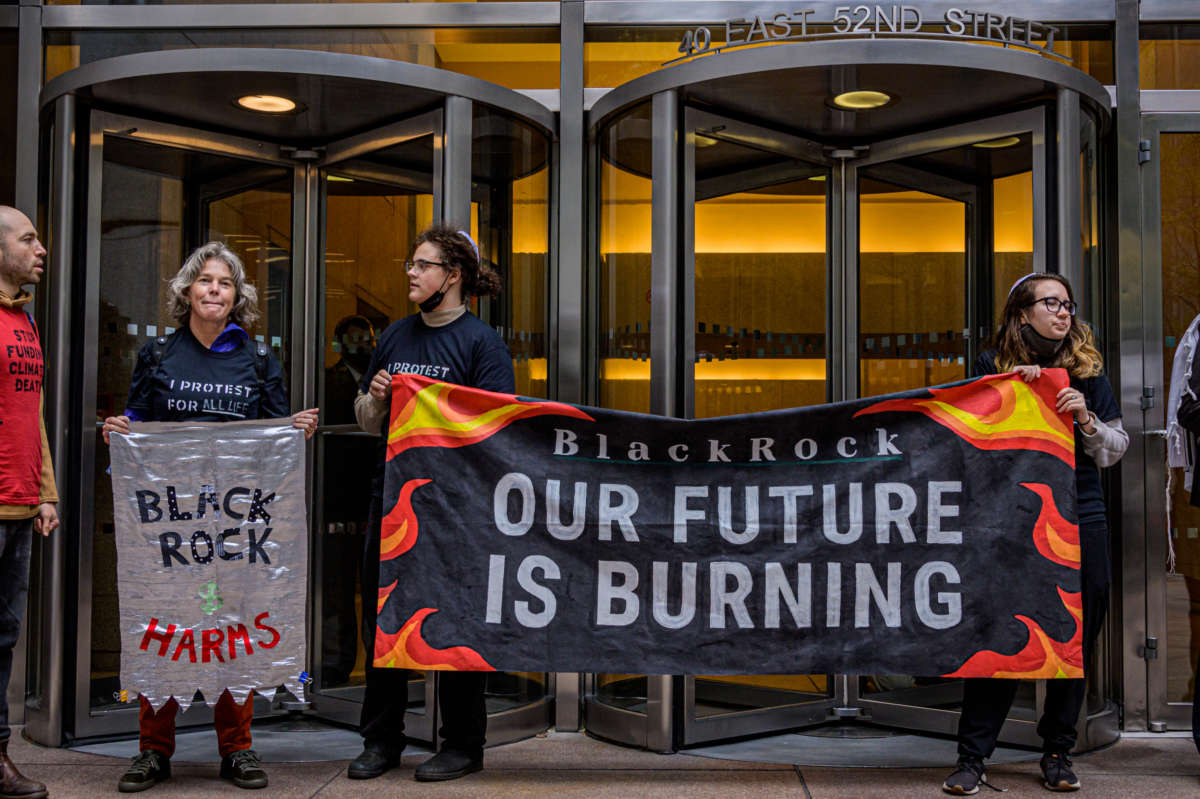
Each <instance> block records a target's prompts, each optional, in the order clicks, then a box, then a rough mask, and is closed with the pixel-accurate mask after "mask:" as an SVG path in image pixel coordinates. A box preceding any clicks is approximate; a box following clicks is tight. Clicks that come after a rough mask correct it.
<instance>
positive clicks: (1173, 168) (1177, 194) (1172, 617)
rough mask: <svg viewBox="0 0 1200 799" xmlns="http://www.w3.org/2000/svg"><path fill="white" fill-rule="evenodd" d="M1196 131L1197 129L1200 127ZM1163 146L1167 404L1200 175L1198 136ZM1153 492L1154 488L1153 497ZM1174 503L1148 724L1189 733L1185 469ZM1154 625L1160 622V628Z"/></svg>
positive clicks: (1190, 574) (1189, 288)
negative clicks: (1171, 559)
mask: <svg viewBox="0 0 1200 799" xmlns="http://www.w3.org/2000/svg"><path fill="white" fill-rule="evenodd" d="M1197 121H1198V122H1200V120H1197ZM1191 127H1194V128H1195V129H1200V125H1193V126H1191ZM1158 143H1159V147H1158V152H1160V153H1161V157H1160V158H1159V159H1157V160H1158V162H1159V166H1158V169H1159V181H1160V186H1159V197H1158V199H1159V203H1160V219H1159V227H1160V236H1161V247H1162V251H1161V258H1162V273H1161V279H1162V296H1161V302H1162V336H1163V338H1162V355H1161V357H1162V370H1163V371H1162V375H1163V379H1162V383H1161V389H1160V390H1161V392H1162V395H1163V397H1164V398H1165V397H1166V393H1167V387H1168V386H1169V384H1170V383H1169V381H1170V377H1171V367H1172V361H1173V359H1174V357H1175V350H1176V347H1177V346H1178V344H1179V340H1180V339H1181V338H1182V336H1183V334H1184V332H1185V331H1186V330H1187V328H1188V325H1189V324H1190V323H1191V321H1192V319H1194V318H1195V317H1196V315H1197V314H1198V313H1200V270H1198V269H1197V268H1196V264H1197V263H1200V191H1197V187H1196V183H1195V170H1197V169H1200V132H1177V133H1162V134H1161V135H1160V136H1159V137H1158ZM1147 261H1148V264H1149V263H1151V262H1152V261H1151V259H1147ZM1161 452H1162V451H1161V450H1160V449H1159V448H1158V447H1148V448H1147V460H1148V464H1147V465H1148V468H1155V469H1161V468H1162V466H1161V464H1162V458H1161ZM1160 479H1161V478H1160ZM1160 487H1161V483H1160ZM1197 487H1200V486H1197ZM1149 491H1150V484H1148V485H1147V497H1148V498H1149V497H1151V495H1150V493H1149ZM1169 497H1170V533H1169V534H1170V543H1171V546H1172V547H1173V549H1174V552H1175V569H1174V571H1173V572H1171V571H1169V570H1168V569H1166V568H1165V567H1164V565H1163V564H1164V561H1165V559H1164V558H1162V557H1158V556H1157V554H1156V553H1154V552H1153V548H1152V549H1151V553H1152V554H1151V556H1149V557H1147V565H1148V568H1149V570H1150V571H1149V573H1148V575H1147V583H1148V585H1150V586H1152V589H1151V590H1150V592H1149V595H1148V603H1149V605H1150V618H1151V624H1150V625H1149V626H1148V629H1147V635H1151V636H1156V637H1158V639H1159V642H1160V643H1159V645H1158V653H1159V654H1158V658H1157V659H1156V660H1153V661H1150V664H1149V666H1150V668H1149V673H1150V680H1151V691H1150V696H1151V706H1150V718H1151V719H1155V720H1157V719H1165V720H1166V721H1167V723H1168V724H1169V725H1170V726H1171V727H1172V728H1183V729H1186V728H1187V727H1188V718H1187V717H1188V716H1189V715H1190V710H1191V707H1190V706H1191V702H1192V699H1193V697H1194V696H1195V691H1196V684H1195V669H1196V664H1197V662H1198V661H1200V508H1197V507H1195V506H1194V505H1193V504H1192V502H1191V496H1190V495H1189V494H1188V492H1187V491H1186V490H1185V489H1184V487H1183V479H1182V472H1181V471H1180V470H1176V472H1175V475H1174V479H1173V480H1172V481H1171V483H1170V494H1169ZM1151 518H1153V517H1151ZM1156 529H1160V528H1157V527H1155V526H1153V525H1150V526H1148V527H1147V534H1148V535H1149V536H1154V535H1155V533H1154V531H1155V530H1156ZM1155 619H1161V622H1159V623H1155ZM1156 628H1157V629H1156Z"/></svg>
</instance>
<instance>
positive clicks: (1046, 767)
mask: <svg viewBox="0 0 1200 799" xmlns="http://www.w3.org/2000/svg"><path fill="white" fill-rule="evenodd" d="M1042 777H1044V778H1045V781H1044V782H1043V783H1042V784H1043V785H1045V786H1046V787H1047V788H1048V789H1049V790H1051V791H1078V790H1079V778H1078V777H1076V776H1075V772H1074V771H1072V770H1071V758H1069V757H1067V753H1066V752H1047V753H1046V754H1044V755H1042Z"/></svg>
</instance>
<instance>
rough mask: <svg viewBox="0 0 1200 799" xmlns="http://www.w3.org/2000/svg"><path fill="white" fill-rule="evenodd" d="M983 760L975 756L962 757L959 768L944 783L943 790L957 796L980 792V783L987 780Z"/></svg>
mask: <svg viewBox="0 0 1200 799" xmlns="http://www.w3.org/2000/svg"><path fill="white" fill-rule="evenodd" d="M983 773H984V772H983V761H982V760H980V759H978V758H975V757H960V758H959V759H958V768H956V769H954V773H953V774H951V775H950V776H949V777H947V778H946V781H945V782H943V783H942V790H943V791H945V792H946V793H952V794H954V795H955V796H971V795H972V794H976V793H979V783H981V782H987V780H986V779H985V778H984V776H983Z"/></svg>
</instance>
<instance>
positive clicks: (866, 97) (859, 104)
mask: <svg viewBox="0 0 1200 799" xmlns="http://www.w3.org/2000/svg"><path fill="white" fill-rule="evenodd" d="M891 101H892V96H891V95H890V94H884V93H883V92H877V91H874V90H873V89H858V90H856V91H852V92H842V93H841V94H839V95H838V96H837V97H834V98H833V104H834V105H836V106H837V107H838V108H844V109H846V110H847V111H869V110H870V109H872V108H882V107H883V106H885V105H887V104H888V103H890V102H891Z"/></svg>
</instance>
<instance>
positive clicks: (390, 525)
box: [379, 478, 433, 561]
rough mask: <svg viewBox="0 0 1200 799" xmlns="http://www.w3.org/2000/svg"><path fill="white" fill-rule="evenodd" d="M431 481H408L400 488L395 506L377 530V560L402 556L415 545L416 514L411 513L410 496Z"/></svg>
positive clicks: (421, 479)
mask: <svg viewBox="0 0 1200 799" xmlns="http://www.w3.org/2000/svg"><path fill="white" fill-rule="evenodd" d="M431 482H433V481H432V480H428V479H424V478H417V479H414V480H409V481H408V482H407V483H405V484H404V485H403V486H401V488H400V496H399V497H397V498H396V506H395V507H394V508H392V509H391V510H390V511H388V514H387V515H386V516H384V517H383V522H382V524H381V525H380V529H379V560H381V561H384V560H391V559H392V558H397V557H399V556H400V555H403V554H404V553H405V552H407V551H408V550H410V549H412V548H413V544H415V543H417V514H416V513H414V512H413V507H412V495H413V492H414V491H416V490H417V489H418V488H420V487H421V486H423V485H425V484H426V483H431Z"/></svg>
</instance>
